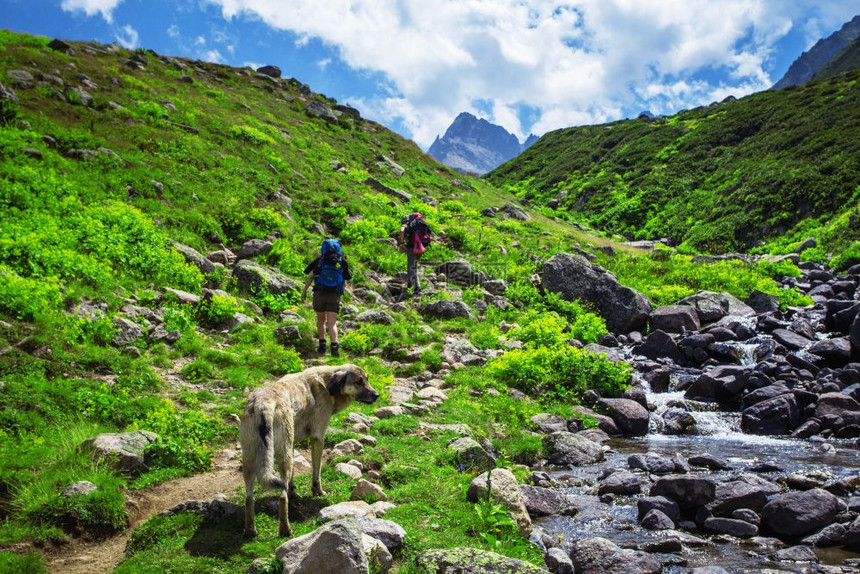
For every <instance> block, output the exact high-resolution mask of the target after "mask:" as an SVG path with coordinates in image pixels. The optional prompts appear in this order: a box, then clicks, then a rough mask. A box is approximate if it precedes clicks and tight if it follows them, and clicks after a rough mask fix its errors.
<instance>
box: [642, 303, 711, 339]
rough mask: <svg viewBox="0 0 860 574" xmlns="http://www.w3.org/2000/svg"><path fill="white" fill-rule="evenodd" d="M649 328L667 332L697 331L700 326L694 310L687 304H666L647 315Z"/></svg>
mask: <svg viewBox="0 0 860 574" xmlns="http://www.w3.org/2000/svg"><path fill="white" fill-rule="evenodd" d="M648 322H649V323H650V324H651V330H652V331H656V330H657V329H660V330H661V331H665V332H667V333H683V332H685V331H698V330H699V328H700V327H701V324H700V322H699V316H698V315H697V314H696V310H695V309H694V308H693V307H690V306H689V305H666V306H665V307H660V308H658V309H654V310H653V311H651V315H650V316H649V317H648Z"/></svg>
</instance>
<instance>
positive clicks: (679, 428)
mask: <svg viewBox="0 0 860 574" xmlns="http://www.w3.org/2000/svg"><path fill="white" fill-rule="evenodd" d="M660 418H661V419H662V420H663V434H668V435H685V434H696V433H697V432H698V428H697V427H696V419H695V418H694V417H693V415H691V414H690V413H689V412H687V411H686V410H684V409H678V408H668V409H666V410H665V411H663V414H662V415H660Z"/></svg>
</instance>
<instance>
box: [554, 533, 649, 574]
mask: <svg viewBox="0 0 860 574" xmlns="http://www.w3.org/2000/svg"><path fill="white" fill-rule="evenodd" d="M570 556H571V559H572V560H573V566H574V568H575V570H576V572H577V574H657V573H658V572H661V571H662V567H661V566H660V562H659V561H658V560H657V559H656V558H655V557H654V556H651V555H650V554H648V553H646V552H642V551H637V550H622V549H621V548H620V547H618V546H617V545H615V544H614V543H612V542H611V541H609V540H607V539H605V538H597V537H595V538H585V539H583V540H578V541H577V542H576V543H575V544H574V545H573V549H572V550H571V553H570Z"/></svg>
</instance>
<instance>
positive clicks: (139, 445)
mask: <svg viewBox="0 0 860 574" xmlns="http://www.w3.org/2000/svg"><path fill="white" fill-rule="evenodd" d="M156 440H158V435H157V434H155V433H153V432H149V431H144V430H137V431H130V432H125V433H104V434H100V435H98V436H95V437H93V438H90V439H87V440H85V441H84V442H83V443H81V444H80V446H78V450H81V451H84V450H92V453H93V459H95V460H99V461H103V462H105V463H107V464H108V465H110V466H111V467H112V468H114V469H116V470H119V471H124V472H134V471H139V470H144V469H145V468H146V465H145V464H144V458H143V451H144V449H145V448H146V445H148V444H151V443H153V442H155V441H156Z"/></svg>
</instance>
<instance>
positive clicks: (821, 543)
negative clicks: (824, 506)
mask: <svg viewBox="0 0 860 574" xmlns="http://www.w3.org/2000/svg"><path fill="white" fill-rule="evenodd" d="M847 532H848V529H847V528H846V527H845V526H844V525H842V524H838V523H837V524H831V525H829V526H825V527H824V528H822V529H821V530H819V531H818V532H816V533H815V534H813V535H811V536H807V537H806V538H804V539H803V541H802V542H803V543H804V544H807V545H809V546H815V547H816V548H825V547H828V546H839V545H841V544H843V543H844V542H845V534H846V533H847Z"/></svg>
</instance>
